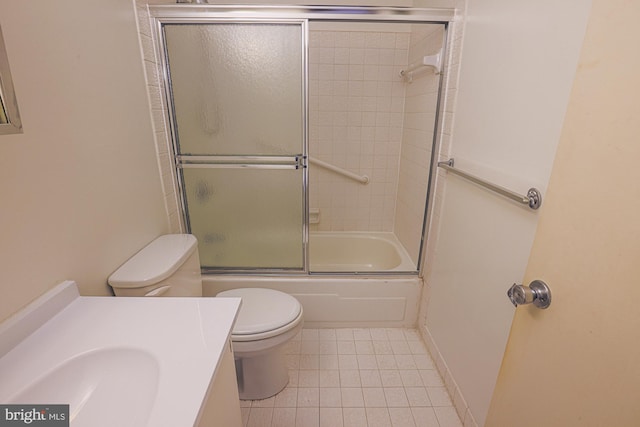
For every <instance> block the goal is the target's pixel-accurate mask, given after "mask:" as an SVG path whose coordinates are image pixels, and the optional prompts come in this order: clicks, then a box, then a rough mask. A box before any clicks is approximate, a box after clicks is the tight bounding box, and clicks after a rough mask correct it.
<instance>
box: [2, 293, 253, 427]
mask: <svg viewBox="0 0 640 427" xmlns="http://www.w3.org/2000/svg"><path fill="white" fill-rule="evenodd" d="M240 303H241V301H240V299H239V298H110V297H82V296H80V295H79V294H78V289H77V286H76V284H75V283H74V282H71V281H67V282H64V283H61V284H60V285H58V286H57V287H55V288H54V289H52V290H51V291H49V292H47V293H46V294H44V295H43V296H42V297H40V298H38V299H37V300H36V301H34V302H33V303H32V304H30V305H29V306H27V307H26V308H25V309H23V310H22V311H20V312H19V313H18V314H16V315H15V316H13V317H11V318H10V319H8V320H7V321H5V322H4V323H2V324H1V325H0V378H2V381H0V402H2V403H3V404H11V403H16V404H25V403H28V404H34V405H40V404H69V405H70V420H71V426H72V427H83V426H87V427H101V426H105V427H107V426H109V427H111V426H114V425H117V426H121V427H126V426H131V427H140V426H150V427H151V426H153V427H163V426H166V427H175V426H206V427H214V426H220V427H223V426H224V427H234V426H238V427H239V426H241V425H242V421H241V415H240V403H239V400H238V389H237V385H236V376H235V367H234V360H233V353H232V350H231V345H230V339H229V337H230V332H231V330H232V328H233V324H234V321H235V319H236V316H237V314H238V310H239V308H240Z"/></svg>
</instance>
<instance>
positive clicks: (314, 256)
mask: <svg viewBox="0 0 640 427" xmlns="http://www.w3.org/2000/svg"><path fill="white" fill-rule="evenodd" d="M314 244H315V246H313V245H314ZM310 246H311V250H310V258H311V260H310V261H311V271H312V272H313V271H316V272H327V271H334V272H336V271H354V270H355V271H360V272H365V271H374V270H389V271H391V272H398V271H415V265H414V264H413V263H412V261H411V260H410V259H409V256H408V255H407V254H406V251H405V250H404V248H402V246H401V245H400V244H399V243H398V241H397V239H395V236H393V234H391V233H374V234H373V235H367V234H363V233H324V232H323V233H314V234H312V235H311V236H310ZM373 248H376V250H375V251H373V250H372V249H373ZM363 254H366V255H367V256H366V257H365V256H363ZM356 267H357V268H356ZM245 287H258V288H268V289H275V290H279V291H282V292H286V293H288V294H290V295H293V296H295V297H296V298H297V299H298V300H299V301H300V302H301V304H302V305H303V308H304V321H305V326H306V327H308V328H323V327H326V328H339V327H413V326H415V324H416V322H417V317H418V304H419V302H420V295H421V292H422V280H421V279H420V278H419V277H417V276H415V275H414V276H384V277H382V276H366V275H365V274H360V275H357V276H354V275H350V276H349V275H341V276H334V275H331V276H326V275H313V274H311V275H295V276H292V275H286V276H284V275H283V276H236V275H216V274H207V275H204V276H203V280H202V288H203V293H204V295H205V296H215V295H217V294H218V293H219V292H222V291H225V290H228V289H237V288H245Z"/></svg>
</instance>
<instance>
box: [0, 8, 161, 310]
mask: <svg viewBox="0 0 640 427" xmlns="http://www.w3.org/2000/svg"><path fill="white" fill-rule="evenodd" d="M133 10H134V7H133V4H132V2H131V0H117V1H116V0H112V1H109V2H104V1H97V0H86V1H74V0H58V1H55V2H42V1H41V2H34V1H23V0H2V1H0V25H1V26H2V30H3V33H4V39H5V44H6V48H7V52H8V56H9V63H10V66H11V70H12V74H13V80H14V85H15V89H16V95H17V98H18V104H19V107H20V113H21V117H22V123H23V126H24V133H23V134H21V135H3V136H0V195H1V197H2V208H0V236H2V238H0V260H1V261H0V266H1V267H0V294H1V295H2V297H1V298H0V321H1V320H3V319H4V318H6V317H8V316H9V315H11V314H12V313H13V312H15V311H17V310H18V309H20V308H21V307H22V306H24V305H25V304H27V303H28V302H30V301H31V300H33V299H34V298H36V297H37V296H39V295H41V294H42V293H44V292H45V291H46V290H48V289H50V288H51V287H53V286H55V285H56V284H57V283H59V282H60V281H62V280H64V279H75V280H77V281H78V283H79V285H80V288H81V293H83V294H93V295H106V294H109V292H110V291H109V288H108V287H107V285H106V279H107V277H108V275H109V274H110V273H111V272H112V271H113V270H115V269H116V268H117V267H118V266H119V265H120V264H121V263H122V262H124V261H125V260H126V259H127V258H128V257H129V256H130V255H131V254H133V253H135V252H136V251H137V250H139V249H140V248H141V247H142V246H144V245H145V244H146V243H147V242H148V241H150V240H152V239H153V238H154V237H156V236H158V235H160V234H162V233H164V232H166V231H167V230H168V222H167V219H166V213H165V208H164V200H163V195H162V191H161V186H160V180H159V172H158V166H157V156H156V153H155V148H154V135H153V131H152V129H151V124H150V113H149V108H148V103H147V95H146V91H145V85H144V75H143V70H142V63H141V59H140V47H139V43H138V37H137V30H136V21H135V15H134V13H133Z"/></svg>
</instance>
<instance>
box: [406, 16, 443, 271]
mask: <svg viewBox="0 0 640 427" xmlns="http://www.w3.org/2000/svg"><path fill="white" fill-rule="evenodd" d="M443 36H444V29H443V27H442V26H439V25H438V26H436V25H431V26H426V25H413V26H412V31H411V38H410V44H409V63H410V64H413V63H415V62H417V61H419V60H421V59H422V57H423V56H425V55H433V54H436V53H438V52H439V51H440V49H442V42H443V40H442V39H443ZM439 83H440V76H439V75H438V74H435V73H434V71H433V70H432V69H424V70H420V71H419V72H416V73H415V76H414V78H413V79H412V81H411V83H407V84H405V87H406V90H405V91H406V94H405V96H406V100H405V108H404V120H403V121H404V132H403V135H402V146H401V147H402V150H401V155H400V168H399V181H398V195H397V206H396V214H395V224H394V231H395V234H396V236H397V237H398V239H399V240H400V242H401V243H402V245H403V246H404V247H405V249H407V252H408V253H409V255H410V256H411V258H412V259H413V261H414V262H416V261H417V260H418V256H419V253H420V240H419V239H416V234H420V233H421V232H422V225H423V221H424V212H425V202H426V194H427V187H428V184H429V171H430V166H429V165H430V161H431V151H432V147H433V144H432V140H433V131H434V126H435V120H436V109H437V98H438V86H439Z"/></svg>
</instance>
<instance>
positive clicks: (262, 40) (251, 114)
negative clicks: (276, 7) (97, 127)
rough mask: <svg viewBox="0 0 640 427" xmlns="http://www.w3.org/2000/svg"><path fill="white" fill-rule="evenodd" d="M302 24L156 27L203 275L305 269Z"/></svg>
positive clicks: (186, 201)
mask: <svg viewBox="0 0 640 427" xmlns="http://www.w3.org/2000/svg"><path fill="white" fill-rule="evenodd" d="M304 26H305V22H304V21H278V22H206V23H164V24H163V25H162V30H163V31H162V34H163V36H164V44H165V60H166V62H167V68H166V69H167V70H168V72H169V74H170V76H169V78H168V81H169V84H170V86H169V87H170V99H171V100H172V104H173V105H172V109H171V112H172V126H173V133H174V135H173V136H174V141H175V151H176V162H177V166H178V171H179V175H180V183H181V191H182V192H183V194H182V196H183V197H182V199H183V203H184V205H185V206H184V209H185V211H186V215H185V216H186V218H187V228H188V232H190V233H192V234H194V235H195V236H196V237H197V238H198V242H199V250H200V260H201V264H202V267H203V268H205V269H230V270H293V271H302V270H304V268H305V266H304V264H305V262H304V259H305V255H304V253H305V250H304V247H305V246H304V241H305V239H304V233H305V231H304V230H305V228H304V224H305V212H306V205H305V203H306V202H305V200H306V194H305V185H304V184H305V174H304V167H305V164H304V163H305V159H306V148H305V135H306V131H305V120H304V111H305V100H304V93H305V91H304V88H305V78H304V71H305V61H306V59H305V51H304V47H305V33H306V30H305V27H304Z"/></svg>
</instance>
